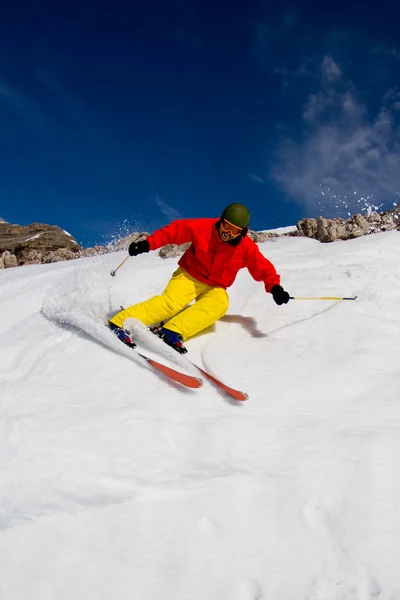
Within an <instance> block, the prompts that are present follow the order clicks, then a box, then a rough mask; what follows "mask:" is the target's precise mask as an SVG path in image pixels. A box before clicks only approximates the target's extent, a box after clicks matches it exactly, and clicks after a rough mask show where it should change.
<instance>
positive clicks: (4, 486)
mask: <svg viewBox="0 0 400 600" xmlns="http://www.w3.org/2000/svg"><path fill="white" fill-rule="evenodd" d="M260 249H261V251H262V252H263V253H264V254H265V255H266V256H268V258H270V259H271V260H272V261H273V262H274V263H275V265H276V267H277V269H278V271H279V272H280V273H281V275H282V283H283V285H284V287H285V288H286V289H287V290H288V291H289V292H290V293H291V294H292V295H296V296H300V295H307V296H316V295H318V296H321V295H325V296H327V295H336V296H337V295H339V296H352V295H357V296H358V299H357V300H356V301H355V302H346V301H344V302H322V301H303V302H297V301H291V302H289V304H288V305H286V306H280V307H278V306H276V305H275V304H274V302H273V300H272V298H271V296H269V295H266V294H265V291H264V289H263V286H262V284H260V283H256V282H255V281H253V280H252V279H251V277H250V276H249V274H248V273H247V271H246V270H243V271H241V272H240V274H239V276H238V278H237V280H236V282H235V284H234V285H233V286H232V287H231V288H230V290H229V294H230V300H231V304H230V308H229V312H228V314H227V315H226V316H225V317H224V318H223V319H222V320H221V321H219V322H218V323H217V324H216V326H215V327H213V328H211V330H210V331H207V332H206V333H204V334H203V335H200V336H198V337H197V338H195V339H193V340H189V341H188V343H187V346H188V348H189V352H190V356H191V357H192V359H193V360H194V361H195V362H196V361H197V362H199V363H201V364H202V365H203V366H204V367H205V368H207V369H209V370H210V371H211V372H213V373H214V374H215V375H216V376H217V377H219V378H221V379H223V380H225V381H226V382H227V383H229V384H230V385H234V386H236V387H239V388H240V389H243V390H245V391H247V392H248V393H249V395H250V399H249V400H248V401H247V402H242V403H239V402H234V401H232V400H231V399H229V398H228V397H227V396H225V395H224V394H223V393H222V392H221V391H220V390H218V389H217V388H216V387H214V386H213V384H211V383H210V382H208V381H205V382H204V386H203V387H202V388H201V389H199V390H189V389H186V388H183V387H181V386H179V384H176V383H173V382H170V381H165V380H164V378H163V376H160V375H159V374H157V373H156V372H153V371H152V370H151V369H150V367H149V366H148V365H147V363H144V362H142V361H138V360H137V357H134V356H133V355H134V354H135V353H134V351H131V350H130V349H129V348H127V347H125V346H123V345H122V344H120V343H119V341H118V340H117V339H116V338H114V337H112V336H111V337H108V334H109V333H110V332H108V330H107V329H105V328H104V327H103V326H102V323H103V321H104V320H105V319H106V318H107V317H108V316H110V315H111V314H113V313H114V312H115V311H117V310H118V309H119V308H120V306H121V305H122V306H128V305H129V304H130V303H134V302H138V301H142V300H144V299H146V298H147V297H149V296H151V295H154V294H156V293H159V292H160V291H161V290H162V289H163V287H164V286H165V284H166V283H167V281H168V279H169V277H170V275H171V274H172V272H173V270H174V269H175V267H176V262H177V261H176V259H167V260H162V259H160V258H159V257H158V255H157V253H156V252H151V253H149V254H148V255H144V256H143V255H142V256H139V257H136V258H132V259H130V260H129V261H128V262H127V263H126V264H125V265H124V267H123V268H122V269H120V270H119V271H118V273H117V275H116V277H110V275H109V273H110V271H111V270H112V269H114V268H115V267H116V266H117V265H118V264H119V263H120V262H121V261H122V260H123V258H125V256H126V254H124V253H118V254H107V255H103V256H97V257H94V258H86V259H79V260H75V261H69V262H65V263H55V264H50V265H33V266H26V267H19V268H16V269H5V270H3V271H1V272H0V365H1V370H0V414H1V420H0V565H1V570H0V573H1V575H0V598H1V599H2V600H3V599H4V600H45V599H51V600H52V599H53V598H57V600H70V599H71V598H74V600H92V599H93V600H109V599H110V598H118V600H128V599H129V600H132V598H138V599H140V600H159V599H162V600H188V599H190V600H204V599H207V600H257V599H271V600H277V599H282V600H283V599H285V600H366V599H370V598H371V599H372V598H374V599H376V598H379V600H397V599H399V598H400V578H399V574H398V564H399V551H398V543H399V542H398V540H399V539H400V505H399V496H400V471H399V467H398V462H399V456H400V435H399V434H400V406H399V398H400V372H399V362H400V341H399V340H400V317H399V304H400V274H399V269H398V256H399V250H400V234H399V232H396V231H393V232H387V233H379V234H374V235H371V236H367V237H363V238H359V239H355V240H351V241H346V242H338V243H335V244H320V243H319V242H317V241H315V240H311V239H307V238H276V239H275V241H274V243H269V242H266V243H264V244H260ZM77 327H80V328H81V327H82V328H83V329H85V331H86V333H85V332H83V331H81V329H77ZM102 335H104V336H105V337H104V338H102V340H101V343H99V342H97V341H94V339H93V338H92V336H95V337H100V338H101V336H102ZM110 335H111V334H110ZM111 339H112V340H113V342H115V345H114V346H112V347H111V345H112V344H111V345H110V340H111Z"/></svg>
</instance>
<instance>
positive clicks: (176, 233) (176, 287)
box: [109, 203, 289, 354]
mask: <svg viewBox="0 0 400 600" xmlns="http://www.w3.org/2000/svg"><path fill="white" fill-rule="evenodd" d="M249 222H250V213H249V211H248V209H247V208H246V207H245V206H243V205H242V204H238V203H234V204H230V205H229V206H227V207H226V208H225V210H224V211H223V213H222V215H221V217H220V218H219V219H202V218H200V219H181V220H177V221H173V222H172V223H170V224H169V225H167V226H166V227H162V228H161V229H159V230H157V231H155V232H154V233H153V234H152V235H149V236H148V238H147V239H146V240H143V241H140V242H132V243H131V244H130V246H129V254H130V256H137V255H138V254H142V253H144V252H149V251H150V250H157V249H158V248H161V247H162V246H166V245H167V244H184V243H185V242H192V243H191V245H190V247H189V248H188V249H187V250H186V252H185V253H184V255H183V256H182V257H181V259H180V260H179V263H178V264H179V267H178V269H177V270H176V271H175V272H174V273H173V275H172V277H171V279H170V281H169V283H168V285H167V287H166V288H165V290H164V292H163V293H162V294H161V295H160V296H154V297H153V298H150V299H149V300H146V301H145V302H141V303H139V304H134V305H133V306H130V307H129V308H127V309H125V310H122V311H121V312H119V313H117V314H116V315H114V317H112V319H110V321H109V326H110V328H111V329H112V330H113V331H114V333H116V335H117V336H118V337H119V339H120V340H121V341H123V342H124V343H126V344H127V345H134V344H133V342H132V340H131V339H130V337H129V335H130V334H129V332H127V331H125V330H124V322H125V320H126V319H128V318H132V317H133V318H136V319H138V320H139V321H141V322H142V323H144V325H146V326H153V327H151V328H150V329H151V331H152V332H153V333H155V334H156V335H158V336H159V337H160V338H161V339H162V340H163V341H164V342H165V343H167V344H168V345H169V346H172V347H173V348H174V349H175V350H177V351H178V352H180V353H182V354H183V353H185V352H187V349H186V348H185V346H184V345H183V342H184V341H185V340H187V339H188V338H190V337H192V336H194V335H196V333H198V332H199V331H202V330H203V329H205V328H206V327H209V326H210V325H212V324H213V323H215V322H216V321H217V320H218V319H220V318H221V317H222V316H223V315H224V314H225V313H226V311H227V310H228V305H229V298H228V294H227V292H226V288H228V287H230V286H231V285H232V284H233V282H234V281H235V278H236V275H237V273H238V271H239V269H243V268H244V267H247V269H248V270H249V272H250V275H251V276H252V277H253V279H255V280H256V281H262V282H263V283H264V286H265V290H266V292H270V293H271V294H272V297H273V299H274V301H275V302H276V304H279V305H280V304H287V302H288V301H289V294H288V292H286V291H285V290H284V289H283V287H282V286H281V285H280V276H279V275H278V274H277V272H276V270H275V267H274V265H273V264H272V263H271V262H270V261H269V260H268V259H267V258H265V257H264V256H263V255H262V254H261V252H260V251H259V249H258V246H257V245H256V244H255V243H254V242H253V240H252V239H251V238H250V237H249V236H248V235H247V232H248V225H249ZM193 300H196V302H195V303H194V304H192V305H190V306H188V305H189V304H190V303H191V302H192V301H193ZM165 321H168V323H167V326H164V322H165ZM157 323H158V324H159V325H158V326H155V324H157Z"/></svg>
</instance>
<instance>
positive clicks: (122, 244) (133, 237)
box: [110, 231, 150, 251]
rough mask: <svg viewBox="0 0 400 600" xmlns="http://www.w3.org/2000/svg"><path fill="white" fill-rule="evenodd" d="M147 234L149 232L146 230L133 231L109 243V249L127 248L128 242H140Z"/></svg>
mask: <svg viewBox="0 0 400 600" xmlns="http://www.w3.org/2000/svg"><path fill="white" fill-rule="evenodd" d="M149 235H150V233H148V232H147V231H141V232H139V231H134V232H133V233H131V234H130V235H128V236H126V237H124V238H121V239H120V240H117V241H116V242H114V243H113V244H110V246H111V250H113V251H117V250H128V248H129V244H131V243H132V242H141V241H142V240H145V239H146V238H147V237H148V236H149Z"/></svg>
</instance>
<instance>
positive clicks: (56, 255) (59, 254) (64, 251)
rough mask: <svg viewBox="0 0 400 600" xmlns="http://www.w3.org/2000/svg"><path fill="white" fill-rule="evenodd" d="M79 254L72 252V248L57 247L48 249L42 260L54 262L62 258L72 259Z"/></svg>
mask: <svg viewBox="0 0 400 600" xmlns="http://www.w3.org/2000/svg"><path fill="white" fill-rule="evenodd" d="M79 256H80V255H79V254H77V253H76V252H73V251H72V250H68V248H58V250H48V251H47V252H46V254H45V255H44V257H43V259H42V262H44V263H54V262H60V261H63V260H73V259H74V258H78V257H79Z"/></svg>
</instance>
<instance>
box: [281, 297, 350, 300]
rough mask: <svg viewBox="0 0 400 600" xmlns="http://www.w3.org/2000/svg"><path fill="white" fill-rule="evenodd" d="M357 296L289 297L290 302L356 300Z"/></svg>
mask: <svg viewBox="0 0 400 600" xmlns="http://www.w3.org/2000/svg"><path fill="white" fill-rule="evenodd" d="M356 298H357V296H351V297H349V298H340V297H337V296H289V300H356Z"/></svg>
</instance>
